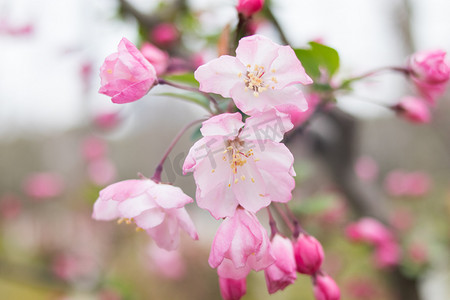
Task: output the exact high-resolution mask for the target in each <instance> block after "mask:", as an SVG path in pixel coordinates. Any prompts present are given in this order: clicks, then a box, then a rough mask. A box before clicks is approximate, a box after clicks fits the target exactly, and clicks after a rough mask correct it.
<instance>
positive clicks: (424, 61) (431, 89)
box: [409, 50, 450, 104]
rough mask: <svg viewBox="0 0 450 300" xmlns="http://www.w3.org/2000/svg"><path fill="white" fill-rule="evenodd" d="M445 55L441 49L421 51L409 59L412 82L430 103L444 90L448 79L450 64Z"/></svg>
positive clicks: (449, 77)
mask: <svg viewBox="0 0 450 300" xmlns="http://www.w3.org/2000/svg"><path fill="white" fill-rule="evenodd" d="M445 55H446V53H445V51H443V50H434V51H423V52H418V53H415V54H414V55H413V56H412V57H411V58H410V61H409V68H410V69H411V78H412V80H413V82H414V84H415V85H416V87H417V88H418V90H419V92H420V93H421V94H422V96H424V97H425V98H426V99H427V100H428V101H430V103H432V104H434V102H435V100H436V98H438V97H440V96H441V95H442V94H443V93H444V92H445V87H446V84H447V82H448V80H449V79H450V64H449V63H448V61H446V60H445Z"/></svg>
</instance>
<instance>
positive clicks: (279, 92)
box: [194, 35, 312, 115]
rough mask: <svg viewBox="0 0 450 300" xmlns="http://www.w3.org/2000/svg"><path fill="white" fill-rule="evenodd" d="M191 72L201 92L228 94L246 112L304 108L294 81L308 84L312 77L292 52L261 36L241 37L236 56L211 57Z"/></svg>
mask: <svg viewBox="0 0 450 300" xmlns="http://www.w3.org/2000/svg"><path fill="white" fill-rule="evenodd" d="M194 75H195V79H197V81H198V82H199V83H200V90H201V91H203V92H212V93H217V94H220V95H222V96H223V97H231V98H232V99H233V101H234V103H235V104H236V106H237V107H238V108H239V109H240V110H242V111H243V112H244V113H246V114H248V115H252V114H254V113H256V112H262V111H266V110H269V109H271V108H273V107H275V108H276V109H278V110H280V111H283V112H286V113H287V112H288V111H290V110H292V109H294V108H295V109H297V110H302V111H304V110H306V109H307V107H308V106H307V103H306V100H305V97H304V96H303V94H302V92H301V91H300V90H299V89H298V88H297V87H296V86H295V84H298V83H301V84H310V83H312V80H311V78H309V76H308V75H307V74H306V72H305V70H304V69H303V66H302V64H301V62H300V61H299V60H298V58H297V56H296V55H295V53H294V51H293V50H292V48H291V47H289V46H280V45H278V44H275V43H274V42H272V41H271V40H270V39H268V38H266V37H264V36H261V35H253V36H249V37H244V38H242V39H241V40H240V41H239V46H238V47H237V49H236V57H232V56H228V55H223V56H221V57H219V58H216V59H213V60H211V61H210V62H208V63H207V64H205V65H203V66H200V67H199V68H198V69H197V70H196V71H195V73H194Z"/></svg>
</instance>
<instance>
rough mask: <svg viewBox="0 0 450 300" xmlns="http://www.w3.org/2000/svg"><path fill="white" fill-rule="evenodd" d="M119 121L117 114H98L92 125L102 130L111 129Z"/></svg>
mask: <svg viewBox="0 0 450 300" xmlns="http://www.w3.org/2000/svg"><path fill="white" fill-rule="evenodd" d="M120 121H121V118H120V116H119V113H118V112H106V113H100V114H98V115H96V116H95V118H94V124H95V125H96V126H98V127H99V128H101V129H103V130H109V129H113V128H114V127H116V126H117V125H118V124H119V123H120Z"/></svg>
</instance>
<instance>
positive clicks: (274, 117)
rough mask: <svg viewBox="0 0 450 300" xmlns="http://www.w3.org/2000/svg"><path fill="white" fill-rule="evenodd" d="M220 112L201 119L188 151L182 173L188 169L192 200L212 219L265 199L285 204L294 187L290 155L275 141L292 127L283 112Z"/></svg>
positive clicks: (251, 208)
mask: <svg viewBox="0 0 450 300" xmlns="http://www.w3.org/2000/svg"><path fill="white" fill-rule="evenodd" d="M241 120H242V116H241V114H240V113H233V114H231V113H225V114H221V115H217V116H214V117H212V118H210V119H209V120H207V121H205V122H203V126H202V128H201V132H202V134H203V136H204V137H203V138H202V139H200V140H199V141H197V142H196V143H195V144H194V145H193V146H192V148H191V149H190V151H189V154H188V156H187V157H186V160H185V162H184V165H183V172H184V174H186V173H187V172H193V173H194V178H195V182H196V184H197V192H196V200H197V204H198V206H199V207H201V208H203V209H207V210H208V211H209V212H210V213H211V214H212V215H213V216H214V217H215V218H216V219H220V218H223V217H231V216H233V215H234V212H235V210H236V208H237V207H238V206H239V205H241V206H242V207H244V208H245V209H247V210H249V211H251V212H257V211H258V210H260V209H261V208H263V207H266V206H268V205H269V204H270V203H271V201H277V202H287V201H289V200H290V199H291V197H292V194H291V191H292V189H293V188H294V186H295V181H294V178H293V176H294V175H295V172H294V169H293V167H292V166H293V161H294V158H293V156H292V154H291V152H290V151H289V149H288V148H287V147H286V146H285V145H284V144H282V143H279V141H280V140H281V139H282V138H283V134H284V132H286V131H287V130H289V129H291V128H292V123H291V122H290V121H289V116H287V115H286V114H283V113H280V112H278V111H276V110H274V109H273V110H270V111H267V112H265V113H261V114H258V115H255V116H253V117H250V118H248V119H247V120H246V122H245V124H244V123H243V122H242V121H241Z"/></svg>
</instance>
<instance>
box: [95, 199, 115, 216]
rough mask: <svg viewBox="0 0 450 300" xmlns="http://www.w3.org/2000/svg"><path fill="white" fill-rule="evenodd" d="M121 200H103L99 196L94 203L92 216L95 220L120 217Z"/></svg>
mask: <svg viewBox="0 0 450 300" xmlns="http://www.w3.org/2000/svg"><path fill="white" fill-rule="evenodd" d="M118 205H119V202H117V201H114V200H102V199H101V198H98V199H97V201H95V203H94V211H93V213H92V218H93V219H95V220H102V221H110V220H114V219H116V218H119V217H120V215H119V210H118V209H117V206H118Z"/></svg>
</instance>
